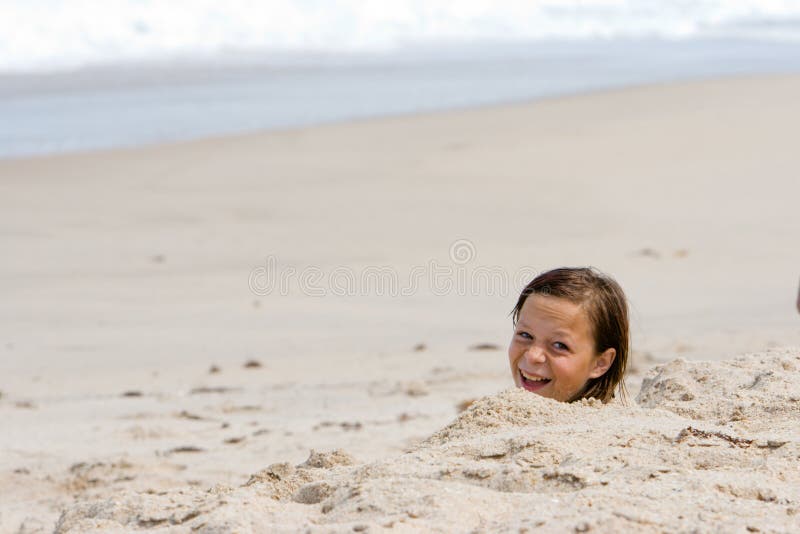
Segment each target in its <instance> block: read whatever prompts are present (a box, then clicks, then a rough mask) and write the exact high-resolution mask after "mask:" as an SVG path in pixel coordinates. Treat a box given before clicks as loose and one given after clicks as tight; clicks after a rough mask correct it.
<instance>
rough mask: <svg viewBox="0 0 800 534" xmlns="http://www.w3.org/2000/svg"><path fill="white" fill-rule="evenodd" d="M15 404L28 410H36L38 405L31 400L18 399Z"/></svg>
mask: <svg viewBox="0 0 800 534" xmlns="http://www.w3.org/2000/svg"><path fill="white" fill-rule="evenodd" d="M14 406H16V407H17V408H25V409H27V410H35V409H36V405H35V404H34V403H32V402H31V401H17V402H15V403H14Z"/></svg>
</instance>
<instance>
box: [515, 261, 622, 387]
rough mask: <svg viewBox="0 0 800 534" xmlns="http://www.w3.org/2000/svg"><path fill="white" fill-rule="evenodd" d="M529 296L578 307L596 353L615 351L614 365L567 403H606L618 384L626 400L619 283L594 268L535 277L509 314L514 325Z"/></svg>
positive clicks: (590, 380) (549, 273) (593, 379)
mask: <svg viewBox="0 0 800 534" xmlns="http://www.w3.org/2000/svg"><path fill="white" fill-rule="evenodd" d="M530 295H545V296H550V297H558V298H563V299H566V300H568V301H570V302H572V303H573V304H577V305H579V306H581V307H582V308H583V309H584V310H585V311H586V314H587V316H588V317H589V322H590V323H591V325H592V334H593V335H594V341H595V353H596V354H601V353H603V352H604V351H605V350H607V349H609V348H613V349H614V350H615V351H616V353H617V354H616V356H615V357H614V362H613V363H612V364H611V367H609V369H608V371H606V372H605V373H604V374H603V375H602V376H598V377H597V378H591V379H589V381H588V382H586V385H585V386H584V388H583V390H581V391H580V392H579V393H578V394H577V395H576V396H575V397H574V398H572V399H570V402H572V401H576V400H578V399H588V398H595V399H599V400H601V401H603V402H608V401H610V400H611V399H613V398H614V389H615V388H616V387H617V385H619V392H620V396H621V397H622V399H623V400H626V399H627V391H626V390H625V381H624V379H623V377H624V375H625V368H626V367H627V364H628V352H629V350H630V332H629V323H628V302H627V300H626V299H625V293H624V292H623V291H622V288H621V287H620V286H619V284H618V283H617V282H616V281H615V280H614V279H613V278H611V277H610V276H608V275H606V274H604V273H602V272H600V271H598V270H597V269H594V268H593V267H561V268H558V269H553V270H551V271H547V272H544V273H542V274H540V275H539V276H537V277H536V278H534V279H533V280H532V281H531V282H530V283H529V284H528V285H527V286H525V289H523V290H522V293H521V294H520V296H519V299H518V300H517V305H516V306H514V309H513V310H512V311H511V314H512V316H513V319H514V325H515V326H516V324H517V320H518V319H519V315H520V313H521V312H522V306H523V304H525V301H526V300H527V298H528V297H529V296H530Z"/></svg>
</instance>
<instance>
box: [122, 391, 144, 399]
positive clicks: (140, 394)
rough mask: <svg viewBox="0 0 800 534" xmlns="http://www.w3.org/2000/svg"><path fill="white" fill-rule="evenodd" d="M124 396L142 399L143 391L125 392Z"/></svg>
mask: <svg viewBox="0 0 800 534" xmlns="http://www.w3.org/2000/svg"><path fill="white" fill-rule="evenodd" d="M122 396H123V397H141V396H142V392H141V391H136V390H129V391H123V392H122Z"/></svg>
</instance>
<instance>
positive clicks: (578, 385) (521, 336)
mask: <svg viewBox="0 0 800 534" xmlns="http://www.w3.org/2000/svg"><path fill="white" fill-rule="evenodd" d="M615 355H616V351H615V350H614V349H613V348H610V349H607V350H606V351H604V352H603V353H601V354H598V353H597V352H596V351H595V339H594V335H593V333H592V324H591V322H590V320H589V317H588V315H587V314H586V311H585V310H584V309H583V308H582V307H581V306H580V305H578V304H574V303H572V302H570V301H569V300H566V299H563V298H558V297H552V296H546V295H537V294H532V295H530V296H529V297H528V298H527V299H526V300H525V303H524V304H523V306H522V309H521V310H520V314H519V319H518V321H517V324H516V326H515V328H514V335H513V337H512V338H511V344H510V345H509V347H508V358H509V362H510V364H511V374H512V375H513V377H514V383H515V384H516V385H517V386H518V387H521V388H525V389H527V390H528V391H532V392H533V393H538V394H539V395H542V396H543V397H549V398H551V399H556V400H559V401H571V400H573V399H575V397H576V396H577V395H579V394H580V393H581V391H582V390H583V388H584V386H585V385H586V383H587V382H588V381H589V380H590V379H591V378H597V377H599V376H602V375H603V374H604V373H605V372H606V371H608V369H609V367H611V364H612V363H613V362H614V357H615Z"/></svg>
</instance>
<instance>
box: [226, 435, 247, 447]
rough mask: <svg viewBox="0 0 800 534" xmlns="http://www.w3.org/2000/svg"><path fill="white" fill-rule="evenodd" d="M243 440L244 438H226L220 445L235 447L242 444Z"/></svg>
mask: <svg viewBox="0 0 800 534" xmlns="http://www.w3.org/2000/svg"><path fill="white" fill-rule="evenodd" d="M245 439H246V438H245V436H236V437H233V438H228V439H226V440H224V441H223V442H222V443H225V444H227V445H235V444H236V443H241V442H243V441H244V440H245Z"/></svg>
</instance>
